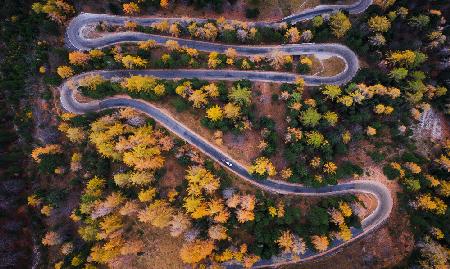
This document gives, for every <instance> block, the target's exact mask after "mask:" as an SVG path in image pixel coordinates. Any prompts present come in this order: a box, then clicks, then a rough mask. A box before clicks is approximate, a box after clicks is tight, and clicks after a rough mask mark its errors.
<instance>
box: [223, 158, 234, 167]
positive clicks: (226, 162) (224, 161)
mask: <svg viewBox="0 0 450 269" xmlns="http://www.w3.org/2000/svg"><path fill="white" fill-rule="evenodd" d="M221 161H222V162H223V163H225V164H226V165H228V166H229V167H232V166H233V164H232V163H231V162H229V161H227V160H225V159H222V160H221Z"/></svg>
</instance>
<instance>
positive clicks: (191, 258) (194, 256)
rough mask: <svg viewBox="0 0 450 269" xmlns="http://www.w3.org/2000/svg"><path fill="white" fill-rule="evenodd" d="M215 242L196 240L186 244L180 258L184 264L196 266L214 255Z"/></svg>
mask: <svg viewBox="0 0 450 269" xmlns="http://www.w3.org/2000/svg"><path fill="white" fill-rule="evenodd" d="M214 248H215V246H214V242H213V241H211V240H196V241H194V242H191V243H186V244H184V245H183V246H182V248H181V250H180V256H181V259H182V260H183V262H185V263H189V264H196V263H198V262H200V261H202V260H204V259H205V258H206V257H208V256H209V255H211V254H212V252H213V250H214Z"/></svg>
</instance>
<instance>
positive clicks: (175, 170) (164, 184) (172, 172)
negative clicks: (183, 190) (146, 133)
mask: <svg viewBox="0 0 450 269" xmlns="http://www.w3.org/2000/svg"><path fill="white" fill-rule="evenodd" d="M164 168H165V169H166V174H165V175H164V177H163V178H162V179H161V180H160V181H159V182H158V190H160V191H161V192H167V191H169V190H171V189H174V188H175V187H177V186H179V185H181V184H182V182H183V180H184V174H185V171H184V170H185V168H184V167H183V166H181V165H180V164H179V163H178V161H177V159H176V158H175V157H174V156H172V155H171V156H169V157H167V158H166V162H165V163H164Z"/></svg>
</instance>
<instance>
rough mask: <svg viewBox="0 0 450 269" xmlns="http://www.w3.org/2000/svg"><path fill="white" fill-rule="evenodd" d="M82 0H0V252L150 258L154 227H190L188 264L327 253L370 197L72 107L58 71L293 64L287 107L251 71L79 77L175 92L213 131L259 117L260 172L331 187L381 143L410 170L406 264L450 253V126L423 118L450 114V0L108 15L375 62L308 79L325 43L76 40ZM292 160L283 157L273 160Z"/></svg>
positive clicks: (216, 140) (17, 260) (15, 259)
mask: <svg viewBox="0 0 450 269" xmlns="http://www.w3.org/2000/svg"><path fill="white" fill-rule="evenodd" d="M75 2H77V1H68V0H41V1H8V0H4V1H2V2H1V3H0V4H1V13H0V14H1V21H0V25H1V26H0V27H1V28H0V42H1V43H0V44H1V46H2V48H3V49H2V50H1V52H0V61H1V62H0V65H1V69H0V90H1V91H0V103H1V104H2V106H1V109H0V113H1V115H2V117H1V121H0V126H1V128H0V130H1V131H0V144H1V147H0V178H1V180H0V209H1V210H0V223H1V224H2V225H1V226H0V235H1V239H0V261H2V265H4V266H6V267H11V268H28V267H31V266H30V265H31V264H32V263H34V264H36V263H37V264H38V267H39V268H56V269H59V268H89V269H93V268H105V267H107V268H109V267H111V268H134V267H139V266H145V261H146V259H151V258H152V255H153V253H152V250H151V249H149V248H148V243H147V239H146V236H147V234H148V233H149V231H150V230H152V229H156V230H157V231H159V232H161V233H168V234H170V236H171V237H173V239H174V240H179V241H177V242H181V243H180V246H179V257H180V259H181V261H182V262H183V263H184V264H187V265H190V266H191V267H192V268H222V267H221V266H222V265H223V264H224V263H226V262H230V261H236V262H239V263H240V264H242V265H243V266H244V267H246V268H250V267H251V266H252V265H253V264H254V263H256V262H258V261H260V260H261V259H270V258H273V257H276V258H277V259H280V260H287V259H299V257H300V256H302V255H303V254H304V253H306V252H307V251H313V252H316V253H320V252H323V251H326V250H327V249H328V248H329V247H330V244H331V243H332V242H333V241H336V240H337V241H348V240H350V239H351V238H352V237H353V236H354V234H352V232H351V228H354V229H359V228H360V226H361V215H362V213H361V212H363V211H364V209H365V205H364V203H363V201H361V200H360V199H359V198H358V197H357V196H355V195H345V196H336V197H323V198H321V199H320V200H319V201H317V202H308V201H306V200H308V198H301V200H300V202H299V200H296V199H292V198H287V197H285V196H283V195H275V194H271V193H268V192H264V191H262V190H258V189H256V188H254V187H248V186H244V187H242V185H241V184H242V183H241V184H239V183H238V182H240V179H239V178H238V177H237V176H235V175H234V174H232V173H230V172H228V171H227V170H225V169H224V168H223V167H222V166H220V165H218V164H217V163H215V162H214V161H212V160H211V159H209V158H208V157H207V156H205V155H204V154H203V153H201V152H199V151H198V150H197V149H196V148H195V147H194V146H192V145H189V144H187V143H186V142H184V141H183V140H181V139H180V138H178V137H176V136H174V135H173V134H171V133H170V132H169V131H168V130H166V129H164V128H163V127H162V126H161V125H159V124H158V123H156V122H155V121H154V120H153V119H151V118H149V117H147V116H146V115H144V114H142V113H140V112H138V111H135V110H132V109H129V108H123V109H117V110H106V111H101V112H98V113H88V114H83V115H76V114H72V113H66V112H64V111H63V109H60V104H59V96H58V94H59V91H58V87H59V86H60V85H61V84H62V83H65V82H66V81H67V80H70V79H71V78H72V77H73V76H75V75H78V74H82V73H84V72H88V71H93V70H117V69H129V70H131V69H176V68H188V69H198V68H204V69H217V70H222V69H223V70H226V69H233V70H259V71H280V72H290V73H294V74H296V75H297V76H298V78H297V80H296V82H295V83H293V84H287V83H286V84H279V85H272V84H271V96H270V100H269V102H271V103H272V104H276V105H279V106H281V107H283V109H284V110H285V114H286V117H285V118H284V119H283V120H284V121H285V122H283V123H281V122H278V121H276V120H274V119H273V118H272V117H269V116H265V115H260V113H258V106H259V105H260V102H258V100H259V99H260V98H261V95H262V93H261V92H260V91H259V90H256V86H255V83H252V82H251V81H248V80H239V81H234V82H227V81H204V80H200V79H182V80H164V79H158V78H155V77H150V76H137V75H136V76H129V77H124V78H114V79H107V78H105V77H103V76H101V75H89V76H85V77H84V78H83V79H81V80H80V81H79V83H78V84H76V85H72V87H73V88H74V90H78V91H79V93H80V94H81V95H83V96H84V97H85V98H90V99H98V100H101V99H103V98H106V97H110V96H114V95H128V96H130V97H132V98H136V99H141V100H145V101H147V102H150V103H152V104H155V105H156V106H158V105H161V106H162V105H168V106H170V107H173V108H174V110H175V111H176V112H175V113H179V114H186V115H199V117H197V118H198V120H196V121H195V122H194V123H195V124H197V125H198V126H200V127H202V128H205V129H206V130H208V131H211V132H212V133H213V134H214V135H213V138H212V139H211V140H212V141H211V143H212V144H215V145H217V146H223V145H224V141H225V140H226V136H227V135H228V134H231V135H234V136H237V137H238V136H244V135H246V134H248V133H250V132H253V133H255V134H257V137H258V139H259V140H258V141H257V146H256V147H257V150H258V152H257V156H256V157H255V158H252V160H250V162H251V165H250V167H249V172H250V173H251V174H252V175H253V176H254V177H255V178H258V180H265V179H266V178H268V177H270V178H275V179H276V180H282V181H286V182H290V183H299V184H303V185H307V186H312V187H321V186H326V185H335V184H338V182H339V181H341V180H345V179H350V178H355V179H358V178H360V177H364V176H365V175H366V174H365V173H366V167H365V166H364V164H361V163H356V162H354V161H351V158H350V157H351V155H352V154H353V153H354V152H353V151H354V149H355V147H358V146H361V145H370V146H371V147H372V148H374V150H370V151H369V150H368V151H366V155H367V156H368V157H369V158H370V160H371V162H373V163H374V164H375V165H376V166H378V167H379V168H380V169H381V170H382V171H383V174H384V176H386V177H387V180H389V181H391V182H395V183H396V184H398V185H399V186H401V191H398V192H393V194H394V195H396V199H397V200H398V204H397V206H398V207H399V210H400V211H401V212H404V213H406V214H407V216H408V221H409V226H410V227H407V228H408V229H409V230H411V232H412V234H413V235H414V249H413V250H412V251H411V252H410V253H409V254H408V255H407V256H405V257H404V260H403V261H402V263H401V264H399V265H398V266H399V267H414V266H420V267H421V268H445V266H448V261H449V246H450V224H449V222H448V219H449V216H450V209H449V208H448V205H449V199H450V198H449V197H450V138H449V137H445V135H448V133H444V137H442V138H441V139H439V140H436V141H435V140H433V139H429V138H428V139H425V140H421V139H420V138H418V137H417V136H416V134H415V133H414V130H415V128H416V127H415V126H417V124H418V123H419V122H420V120H421V119H422V118H423V115H424V114H425V113H429V111H430V110H433V111H435V113H438V114H439V115H441V118H442V120H441V123H442V124H443V125H445V124H447V125H448V122H449V119H450V118H449V114H450V107H449V103H450V94H449V91H448V90H447V89H448V88H449V87H450V85H449V84H450V77H449V75H450V64H449V63H450V62H449V61H450V53H449V45H448V42H449V41H448V39H447V36H448V34H449V31H450V27H447V22H446V18H450V5H449V3H446V1H442V0H435V1H420V2H417V1H408V0H397V1H395V0H384V1H374V2H375V5H372V6H370V7H369V8H368V9H367V10H366V11H365V12H364V13H362V14H360V15H357V16H356V15H349V14H346V13H345V12H338V13H335V14H332V15H331V16H317V17H315V18H313V19H312V20H310V21H307V22H302V23H298V24H294V25H291V24H286V23H284V24H280V25H279V26H278V27H253V26H251V25H249V24H247V23H244V22H233V23H230V22H228V21H226V20H224V19H223V18H217V19H211V20H209V21H208V22H205V23H202V24H201V23H195V22H192V23H188V24H178V23H172V24H171V23H169V22H168V21H162V22H159V23H154V24H152V25H151V26H147V27H142V26H140V25H137V24H136V23H134V22H133V21H129V22H127V23H125V25H123V26H111V25H108V24H106V23H99V24H98V25H96V27H95V30H96V31H97V32H98V33H114V32H122V31H137V32H144V33H153V34H159V35H165V36H171V37H181V38H189V39H193V40H203V41H209V42H217V43H227V44H235V45H237V44H247V45H260V44H295V43H307V42H316V43H321V42H324V43H325V42H335V43H343V44H345V45H347V46H348V47H349V48H351V49H352V50H354V51H355V53H356V54H357V55H358V56H359V58H360V61H361V62H364V64H363V65H362V67H361V69H360V70H359V72H358V74H357V75H356V76H355V77H354V78H353V79H352V81H350V82H349V83H347V84H346V85H341V86H336V85H322V86H320V87H308V86H305V82H304V80H303V79H302V75H312V74H313V70H314V67H315V66H314V65H315V64H316V61H317V59H315V58H314V56H313V55H305V56H301V57H297V56H296V57H293V56H291V55H288V54H284V53H282V52H279V51H274V52H273V53H272V54H271V55H268V56H255V57H242V56H240V55H238V54H237V52H236V50H234V49H228V50H227V51H226V52H225V53H218V52H210V53H205V52H202V51H197V50H196V49H193V48H188V47H182V46H180V45H179V44H178V43H177V42H176V41H167V42H166V43H165V44H157V43H156V42H155V41H153V40H148V41H143V42H138V43H129V44H120V45H113V46H108V47H105V48H102V49H92V50H89V51H69V50H68V49H67V48H65V47H64V42H63V38H64V31H65V27H66V26H67V22H68V21H69V20H70V19H71V18H72V17H73V16H76V15H77V14H78V13H79V9H80V7H81V6H82V5H89V3H90V1H80V2H79V3H75ZM106 2H108V3H107V4H105V5H103V6H104V7H103V8H104V9H105V10H104V11H105V12H107V13H111V14H118V15H130V16H139V15H147V14H151V13H152V12H156V11H158V10H168V9H170V8H171V7H174V6H176V5H186V3H184V2H183V3H181V2H180V1H168V0H161V1H154V0H151V1H149V0H144V1H135V2H129V1H112V0H111V1H106ZM179 2H180V3H179ZM235 2H236V1H228V2H227V3H224V2H223V1H222V0H212V1H209V0H208V1H205V0H193V1H189V3H187V4H188V7H189V8H192V7H194V8H195V9H204V10H208V11H211V10H213V11H214V12H216V13H219V14H221V13H222V12H223V14H222V15H223V16H226V12H224V10H223V9H224V7H226V6H227V5H234V4H236V3H235ZM261 5H263V3H262V2H260V1H257V0H252V1H249V2H248V3H247V5H246V8H247V9H246V11H245V13H246V17H247V18H248V19H255V18H256V19H257V18H258V15H259V7H260V6H261ZM43 103H44V104H45V105H42V104H43ZM280 126H283V127H282V128H281V127H280ZM39 130H45V132H42V131H39ZM444 130H445V128H444ZM278 158H281V159H282V160H283V161H282V162H281V163H282V167H280V164H279V162H277V161H274V160H276V159H278ZM169 163H170V164H171V165H174V166H175V167H178V168H177V169H178V170H179V171H180V173H181V174H177V177H178V178H171V177H173V174H172V173H171V171H169V170H168V164H169ZM173 163H174V164H173ZM172 167H173V166H172ZM166 181H175V182H176V183H177V184H173V185H167V184H165V182H166ZM299 203H302V204H306V205H308V206H304V207H299ZM399 229H404V227H399ZM268 231H270V233H268ZM375 233H376V232H375ZM380 248H383V246H380ZM336 257H339V254H337V255H336ZM153 258H154V257H153ZM373 268H378V267H373Z"/></svg>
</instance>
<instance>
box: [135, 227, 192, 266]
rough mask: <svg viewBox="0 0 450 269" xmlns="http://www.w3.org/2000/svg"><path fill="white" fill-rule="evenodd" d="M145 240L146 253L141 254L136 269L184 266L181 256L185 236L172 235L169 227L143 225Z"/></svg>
mask: <svg viewBox="0 0 450 269" xmlns="http://www.w3.org/2000/svg"><path fill="white" fill-rule="evenodd" d="M141 227H142V230H141V231H142V235H141V236H139V238H140V239H141V240H143V241H144V244H145V248H144V250H143V252H144V255H142V256H139V257H138V258H137V259H136V261H135V264H134V266H133V268H136V269H149V268H151V269H156V268H165V269H179V268H184V265H183V262H182V261H181V258H180V254H179V251H180V248H181V245H183V237H172V236H171V235H170V234H169V232H168V230H167V229H158V228H155V227H151V226H150V225H148V226H141Z"/></svg>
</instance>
